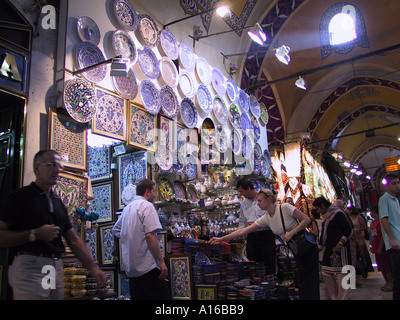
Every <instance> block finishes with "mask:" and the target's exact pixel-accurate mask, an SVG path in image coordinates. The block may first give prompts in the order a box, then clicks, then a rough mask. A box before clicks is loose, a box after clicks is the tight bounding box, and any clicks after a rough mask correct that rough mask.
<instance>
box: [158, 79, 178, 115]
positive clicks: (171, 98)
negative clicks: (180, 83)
mask: <svg viewBox="0 0 400 320" xmlns="http://www.w3.org/2000/svg"><path fill="white" fill-rule="evenodd" d="M160 104H161V108H162V111H163V112H164V113H165V115H166V116H168V117H170V118H172V119H175V118H176V115H177V114H178V107H179V102H178V97H177V96H176V94H175V92H174V90H173V89H172V88H171V87H170V86H168V85H164V86H162V87H161V89H160Z"/></svg>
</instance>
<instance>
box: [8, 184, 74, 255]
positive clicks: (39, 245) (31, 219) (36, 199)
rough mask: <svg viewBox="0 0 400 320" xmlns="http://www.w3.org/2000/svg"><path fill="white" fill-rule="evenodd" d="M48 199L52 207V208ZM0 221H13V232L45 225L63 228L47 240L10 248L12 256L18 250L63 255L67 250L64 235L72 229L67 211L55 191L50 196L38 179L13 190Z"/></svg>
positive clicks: (10, 228) (10, 222)
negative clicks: (38, 182)
mask: <svg viewBox="0 0 400 320" xmlns="http://www.w3.org/2000/svg"><path fill="white" fill-rule="evenodd" d="M49 199H50V200H51V203H52V206H53V210H52V211H51V208H50V203H49ZM0 220H2V221H4V222H6V223H8V224H10V226H9V230H10V231H26V230H30V229H35V228H38V227H40V226H42V225H44V224H54V225H56V226H59V227H60V233H59V235H58V237H57V238H55V239H54V240H52V241H50V242H47V241H42V240H36V241H34V242H28V243H25V244H23V245H20V246H16V247H12V248H10V254H11V256H12V255H13V254H15V253H17V252H18V251H27V252H33V253H45V254H53V253H55V254H61V253H63V252H64V251H65V248H64V244H63V242H62V239H61V237H62V236H63V235H64V234H65V232H66V231H67V230H69V229H70V228H72V225H71V222H70V220H69V217H68V212H67V209H66V207H65V206H64V204H63V203H62V201H61V199H60V198H58V197H57V196H56V195H55V194H54V193H53V192H51V194H50V197H49V198H48V197H47V194H46V192H44V191H43V190H41V189H40V188H39V187H38V186H37V184H36V183H35V182H32V183H31V184H30V185H29V186H25V187H23V188H21V189H18V190H16V191H14V192H13V193H11V194H10V195H9V196H8V198H7V199H6V200H5V202H4V204H3V206H2V209H1V211H0Z"/></svg>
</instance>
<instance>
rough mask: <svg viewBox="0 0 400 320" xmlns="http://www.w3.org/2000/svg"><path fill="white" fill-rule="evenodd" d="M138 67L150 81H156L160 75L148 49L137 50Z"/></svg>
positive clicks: (153, 55) (153, 57)
mask: <svg viewBox="0 0 400 320" xmlns="http://www.w3.org/2000/svg"><path fill="white" fill-rule="evenodd" d="M139 66H140V69H141V70H142V72H143V74H144V75H145V76H146V77H148V78H150V79H157V78H158V76H159V75H160V69H159V62H158V60H157V57H156V55H155V53H154V52H153V50H151V49H150V48H149V47H143V49H142V50H139Z"/></svg>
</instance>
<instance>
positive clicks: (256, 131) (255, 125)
mask: <svg viewBox="0 0 400 320" xmlns="http://www.w3.org/2000/svg"><path fill="white" fill-rule="evenodd" d="M250 119H251V127H252V129H253V133H254V138H255V139H256V140H260V137H261V128H260V122H259V121H258V119H257V118H256V117H254V116H251V118H250Z"/></svg>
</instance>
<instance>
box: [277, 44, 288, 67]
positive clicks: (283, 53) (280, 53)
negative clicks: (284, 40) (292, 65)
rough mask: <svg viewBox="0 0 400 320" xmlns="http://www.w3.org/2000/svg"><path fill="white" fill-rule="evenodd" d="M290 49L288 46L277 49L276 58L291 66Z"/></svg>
mask: <svg viewBox="0 0 400 320" xmlns="http://www.w3.org/2000/svg"><path fill="white" fill-rule="evenodd" d="M289 51H290V48H289V47H288V46H285V45H283V46H281V47H279V48H278V49H276V52H275V56H276V57H277V58H278V60H279V61H280V62H282V63H284V64H289V62H290V55H289Z"/></svg>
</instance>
